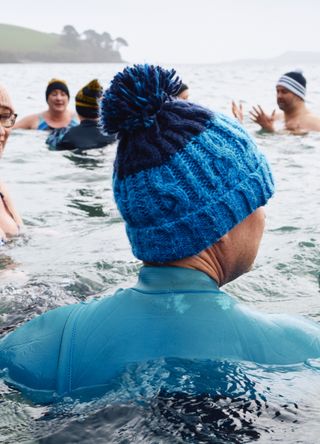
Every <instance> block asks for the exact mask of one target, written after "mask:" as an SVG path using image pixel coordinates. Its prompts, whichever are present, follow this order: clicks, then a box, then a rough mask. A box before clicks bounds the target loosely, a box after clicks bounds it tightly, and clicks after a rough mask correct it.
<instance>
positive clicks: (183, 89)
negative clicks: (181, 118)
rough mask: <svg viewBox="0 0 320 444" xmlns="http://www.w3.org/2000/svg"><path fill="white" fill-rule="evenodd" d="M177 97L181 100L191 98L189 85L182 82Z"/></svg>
mask: <svg viewBox="0 0 320 444" xmlns="http://www.w3.org/2000/svg"><path fill="white" fill-rule="evenodd" d="M176 97H177V99H180V100H189V86H188V85H186V84H185V83H181V85H180V88H179V90H178V92H177V95H176Z"/></svg>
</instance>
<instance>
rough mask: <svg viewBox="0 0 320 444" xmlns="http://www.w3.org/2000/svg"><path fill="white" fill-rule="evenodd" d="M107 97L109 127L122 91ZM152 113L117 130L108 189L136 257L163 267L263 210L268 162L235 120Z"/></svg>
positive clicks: (170, 104) (165, 109) (174, 110)
mask: <svg viewBox="0 0 320 444" xmlns="http://www.w3.org/2000/svg"><path fill="white" fill-rule="evenodd" d="M158 68H159V67H158ZM135 69H136V70H137V69H138V68H137V67H135ZM159 69H161V68H159ZM127 70H128V68H127ZM142 71H143V72H142V73H140V74H141V75H145V73H146V72H148V70H147V71H146V70H145V69H143V70H142ZM170 73H171V72H170ZM162 75H164V74H163V73H162ZM170 75H171V74H170ZM135 76H136V77H137V71H135ZM130 81H131V80H130ZM122 82H124V78H123V77H122ZM145 83H146V82H145ZM113 85H114V84H113ZM167 88H169V89H170V85H169V86H168V85H167ZM160 96H161V94H160ZM105 97H110V93H107V94H105ZM112 97H113V111H112V113H113V114H112V126H114V125H115V111H114V107H115V106H116V97H117V100H118V101H119V102H121V99H122V92H121V91H120V92H119V91H118V90H117V89H116V88H114V89H113V91H112ZM126 98H127V97H126ZM126 106H128V103H127V102H126ZM104 109H105V113H107V112H108V111H107V105H106V104H105V108H104ZM153 111H154V110H153ZM154 116H155V118H154V122H153V124H152V125H150V126H143V125H142V127H141V126H139V127H137V126H136V123H137V120H136V117H137V116H136V110H135V122H134V128H131V130H130V131H123V130H122V131H121V132H120V136H119V137H120V140H119V146H118V151H117V157H116V161H115V169H114V176H113V190H114V196H115V200H116V202H117V205H118V208H119V210H120V212H121V214H122V216H123V218H124V220H125V222H126V230H127V234H128V237H129V240H130V242H131V245H132V249H133V253H134V255H135V256H136V257H138V258H139V259H142V260H144V261H149V262H160V263H161V262H162V263H163V262H167V261H172V260H177V259H181V258H184V257H188V256H192V255H194V254H197V253H199V252H200V251H202V250H203V249H205V248H207V247H208V246H210V245H212V244H214V243H215V242H217V241H218V240H219V239H220V238H221V237H222V236H223V235H224V234H226V233H227V232H228V231H230V230H231V229H232V228H233V227H234V226H235V225H237V224H238V223H239V222H241V221H242V220H243V219H245V218H246V217H247V216H248V215H249V214H251V213H252V212H253V211H255V210H256V209H257V208H258V207H260V206H263V205H265V204H266V202H267V201H268V199H269V198H270V197H271V196H272V194H273V190H274V185H273V178H272V174H271V171H270V168H269V165H268V163H267V161H266V159H265V157H264V156H263V155H262V154H261V152H260V151H259V150H258V148H257V146H256V144H255V142H254V140H253V139H252V138H251V137H250V136H249V134H248V133H247V132H246V130H245V129H244V128H243V127H242V126H241V125H240V124H239V123H238V122H237V121H235V120H234V119H231V118H229V117H227V116H224V115H223V114H220V113H213V112H211V111H209V110H206V109H204V108H202V107H200V106H198V105H194V104H191V103H188V102H184V101H179V100H171V99H168V100H167V101H164V102H163V103H161V105H160V108H159V110H158V112H157V113H156V114H155V115H154ZM125 118H126V119H127V120H126V121H127V123H128V115H126V117H125ZM102 119H103V116H102ZM148 122H149V121H148ZM118 125H119V126H121V122H120V123H119V124H118ZM105 128H106V129H108V120H106V121H105Z"/></svg>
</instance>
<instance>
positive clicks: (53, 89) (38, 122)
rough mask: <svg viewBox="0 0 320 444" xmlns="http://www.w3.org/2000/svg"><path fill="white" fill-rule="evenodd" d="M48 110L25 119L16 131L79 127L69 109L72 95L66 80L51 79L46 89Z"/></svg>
mask: <svg viewBox="0 0 320 444" xmlns="http://www.w3.org/2000/svg"><path fill="white" fill-rule="evenodd" d="M45 95H46V102H47V104H48V109H47V110H45V111H43V112H41V113H38V114H30V115H28V116H26V117H23V118H22V119H21V120H18V122H17V123H16V124H15V125H14V129H18V128H20V129H38V130H44V131H50V130H53V129H58V128H59V129H60V128H65V127H70V126H75V125H78V121H77V119H76V117H75V115H74V113H73V112H72V111H70V110H69V109H68V104H69V99H70V93H69V89H68V86H67V84H66V82H65V81H64V80H60V79H51V80H50V81H49V83H48V85H47V88H46V93H45Z"/></svg>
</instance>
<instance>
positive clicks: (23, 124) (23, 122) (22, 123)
mask: <svg viewBox="0 0 320 444" xmlns="http://www.w3.org/2000/svg"><path fill="white" fill-rule="evenodd" d="M40 115H41V114H30V115H29V116H25V117H23V118H22V119H20V120H18V121H17V122H16V123H15V125H14V127H13V129H19V128H20V129H37V128H38V125H39V118H40Z"/></svg>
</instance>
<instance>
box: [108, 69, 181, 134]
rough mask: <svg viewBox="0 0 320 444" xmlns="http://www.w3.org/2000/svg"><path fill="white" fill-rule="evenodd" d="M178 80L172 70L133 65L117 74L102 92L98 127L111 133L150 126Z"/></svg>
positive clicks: (170, 95) (177, 86)
mask: <svg viewBox="0 0 320 444" xmlns="http://www.w3.org/2000/svg"><path fill="white" fill-rule="evenodd" d="M180 85H181V80H180V79H179V77H176V71H175V70H174V69H171V70H166V69H163V68H161V67H160V66H153V65H134V66H133V67H127V68H125V70H124V71H123V72H120V73H118V74H117V75H116V76H115V77H114V79H113V81H112V83H111V86H110V88H109V89H108V90H107V91H106V92H105V93H104V97H103V100H102V105H101V120H100V124H101V128H102V130H103V131H104V132H106V133H109V134H112V133H117V132H119V131H127V132H132V131H135V130H138V129H141V128H148V127H150V126H152V125H153V124H154V122H155V120H156V115H157V113H158V111H159V110H160V109H161V107H162V105H163V104H164V103H165V102H167V101H170V100H172V96H175V95H176V94H177V92H178V90H179V88H180Z"/></svg>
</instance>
